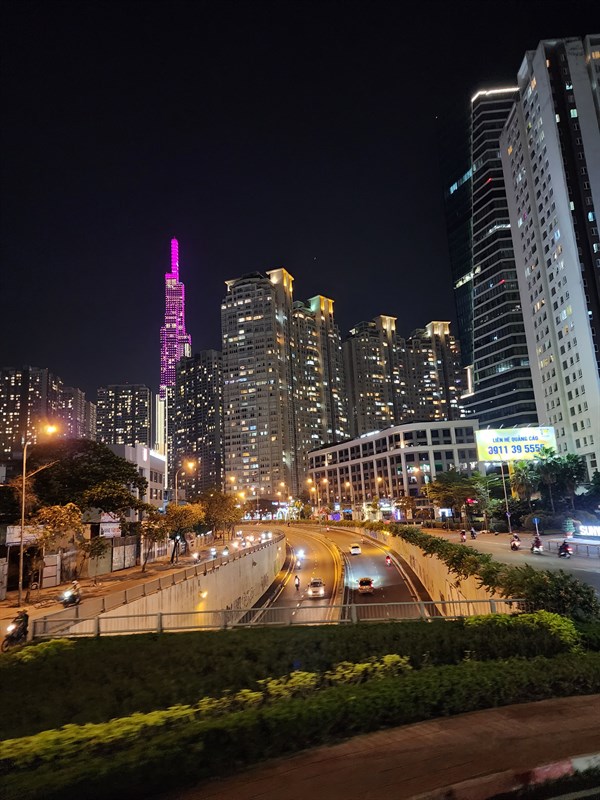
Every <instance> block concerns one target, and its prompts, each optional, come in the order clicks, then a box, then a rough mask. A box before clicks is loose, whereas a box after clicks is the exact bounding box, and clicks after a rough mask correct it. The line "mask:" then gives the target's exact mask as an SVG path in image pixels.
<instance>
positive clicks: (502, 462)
mask: <svg viewBox="0 0 600 800" xmlns="http://www.w3.org/2000/svg"><path fill="white" fill-rule="evenodd" d="M500 471H501V472H502V488H503V489H504V503H505V504H506V520H507V522H508V532H509V533H512V527H511V524H510V511H509V508H508V494H507V492H506V481H505V480H504V461H501V462H500Z"/></svg>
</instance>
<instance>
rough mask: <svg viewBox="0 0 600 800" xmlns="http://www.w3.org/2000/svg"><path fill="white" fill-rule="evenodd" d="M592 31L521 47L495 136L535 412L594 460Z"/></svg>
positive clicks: (599, 392)
mask: <svg viewBox="0 0 600 800" xmlns="http://www.w3.org/2000/svg"><path fill="white" fill-rule="evenodd" d="M599 64H600V37H598V36H594V37H588V38H587V39H586V40H585V43H584V42H582V41H581V40H580V39H553V40H546V41H542V42H540V44H539V45H538V47H537V49H536V50H535V51H529V52H527V53H526V55H525V58H524V60H523V63H522V65H521V68H520V70H519V73H518V87H519V96H518V99H517V102H516V104H515V106H514V107H513V110H512V111H511V113H510V115H509V118H508V120H507V123H506V126H505V129H504V131H503V133H502V135H501V137H500V146H501V155H502V162H503V167H504V179H505V182H506V187H507V192H508V201H509V202H508V206H509V214H510V222H511V230H512V238H513V246H514V252H515V259H516V265H517V276H518V281H519V289H520V293H521V302H522V304H523V309H524V319H525V332H526V336H527V344H528V348H529V353H530V359H531V367H532V374H533V385H534V391H535V400H536V405H537V412H538V418H539V422H540V424H541V425H553V426H554V428H555V431H556V439H557V444H558V450H559V452H560V453H562V454H564V453H566V452H569V453H577V454H579V455H580V456H582V457H583V458H584V459H585V461H586V463H587V466H588V471H589V472H590V474H591V473H592V472H593V471H595V470H596V469H598V462H599V460H600V352H599V346H600V338H599V337H600V238H599V235H598V218H597V217H598V212H599V211H600V130H599V114H598V109H599V108H600V104H599V102H598V97H599V89H598V76H599V68H598V65H599Z"/></svg>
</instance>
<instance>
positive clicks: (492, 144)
mask: <svg viewBox="0 0 600 800" xmlns="http://www.w3.org/2000/svg"><path fill="white" fill-rule="evenodd" d="M516 96H517V88H516V87H509V88H495V89H487V90H481V91H478V92H477V93H476V94H475V95H474V96H473V97H472V99H471V135H470V141H471V164H472V178H471V184H472V190H471V231H472V240H471V245H472V250H471V264H472V293H473V300H472V302H473V320H472V336H473V345H472V354H473V373H472V386H471V391H472V394H471V395H470V397H469V398H468V400H466V398H465V400H466V405H467V408H468V410H469V411H470V413H471V414H473V415H474V416H476V417H477V418H478V420H479V425H480V427H482V428H483V427H487V426H491V427H500V426H504V427H515V426H517V425H536V424H537V414H536V408H535V399H534V396H533V385H532V379H531V370H530V367H529V356H528V352H527V341H526V337H525V323H524V321H523V312H522V309H521V299H520V296H519V287H518V282H517V273H516V267H515V260H514V252H513V246H512V238H511V229H510V220H509V216H508V201H507V198H506V189H505V186H504V177H503V173H502V161H501V159H500V134H501V132H502V129H503V127H504V124H505V122H506V120H507V118H508V114H509V112H510V110H511V108H512V106H513V103H514V101H515V98H516Z"/></svg>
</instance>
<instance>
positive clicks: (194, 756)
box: [0, 653, 600, 800]
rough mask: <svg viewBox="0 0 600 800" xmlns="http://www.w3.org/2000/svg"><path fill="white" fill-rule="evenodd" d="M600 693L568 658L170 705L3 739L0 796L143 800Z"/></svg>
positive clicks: (588, 672) (598, 657)
mask: <svg viewBox="0 0 600 800" xmlns="http://www.w3.org/2000/svg"><path fill="white" fill-rule="evenodd" d="M599 691H600V654H597V653H594V654H587V655H581V654H563V655H560V656H556V657H555V658H554V659H546V658H536V659H532V660H530V661H527V660H524V659H509V660H505V661H502V662H499V663H493V662H488V663H480V662H476V661H470V662H466V663H463V664H461V665H458V666H443V667H438V668H431V669H426V670H422V671H409V672H404V673H403V674H402V676H401V677H388V678H384V679H381V680H368V681H367V682H365V683H362V684H360V685H356V684H344V685H341V686H340V685H338V686H333V687H331V688H327V689H323V690H321V691H319V692H316V693H313V694H311V695H309V696H300V697H292V698H288V699H284V700H275V701H273V702H270V703H268V704H266V705H263V706H260V707H257V706H256V705H251V706H250V707H247V708H245V709H244V710H242V711H237V712H234V713H229V714H226V715H224V716H218V717H206V716H205V715H202V714H200V715H198V714H194V713H191V712H190V710H189V709H182V708H173V709H168V710H166V711H162V712H153V713H151V714H145V715H144V714H137V715H134V716H132V717H128V718H125V719H116V720H112V721H111V722H107V723H102V724H98V725H83V726H75V725H69V726H66V727H65V728H62V729H61V730H57V731H46V732H44V733H40V734H38V735H37V736H33V737H26V738H24V739H16V740H14V739H13V740H9V741H5V742H2V743H0V790H1V793H2V797H3V798H4V800H17V798H18V800H36V799H37V798H44V800H53V798H59V797H61V798H62V797H64V793H65V792H66V791H67V790H68V791H70V792H76V793H78V794H79V795H81V796H84V797H85V798H86V800H95V798H105V797H128V798H143V797H147V796H148V795H149V794H150V793H156V792H158V791H160V790H163V789H167V788H169V789H171V790H173V789H175V788H177V786H182V785H185V784H186V783H190V782H197V781H198V780H202V779H205V778H207V777H210V776H213V775H225V774H227V773H229V772H231V771H233V770H235V769H237V768H239V767H240V766H243V765H245V764H251V763H254V762H256V761H259V760H261V759H264V758H268V757H270V756H273V755H285V754H286V753H290V752H294V751H296V750H299V749H302V748H304V747H309V746H315V745H317V744H321V743H325V742H334V741H338V740H340V739H343V738H346V737H348V736H349V735H354V734H356V733H362V732H368V731H372V730H376V729H379V728H383V727H388V726H391V725H401V724H407V723H411V722H417V721H419V720H425V719H432V718H435V717H439V716H445V715H450V714H457V713H463V712H466V711H475V710H477V709H482V708H489V707H495V706H499V705H506V704H511V703H518V702H526V701H532V700H541V699H543V698H547V697H553V696H556V695H559V696H564V695H565V693H568V694H569V695H577V694H592V693H597V692H599ZM315 721H318V724H315ZM175 766H176V768H175Z"/></svg>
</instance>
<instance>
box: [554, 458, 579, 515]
mask: <svg viewBox="0 0 600 800" xmlns="http://www.w3.org/2000/svg"><path fill="white" fill-rule="evenodd" d="M555 462H556V482H557V484H558V485H559V486H560V487H562V488H563V490H564V491H565V493H566V495H567V497H568V498H569V502H570V503H571V509H572V510H575V491H576V490H577V487H578V486H580V485H581V484H582V483H583V482H584V481H585V480H586V478H587V467H586V463H585V459H584V458H582V457H581V456H578V455H576V454H575V453H567V454H566V455H564V456H559V457H558V458H556V459H555Z"/></svg>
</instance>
